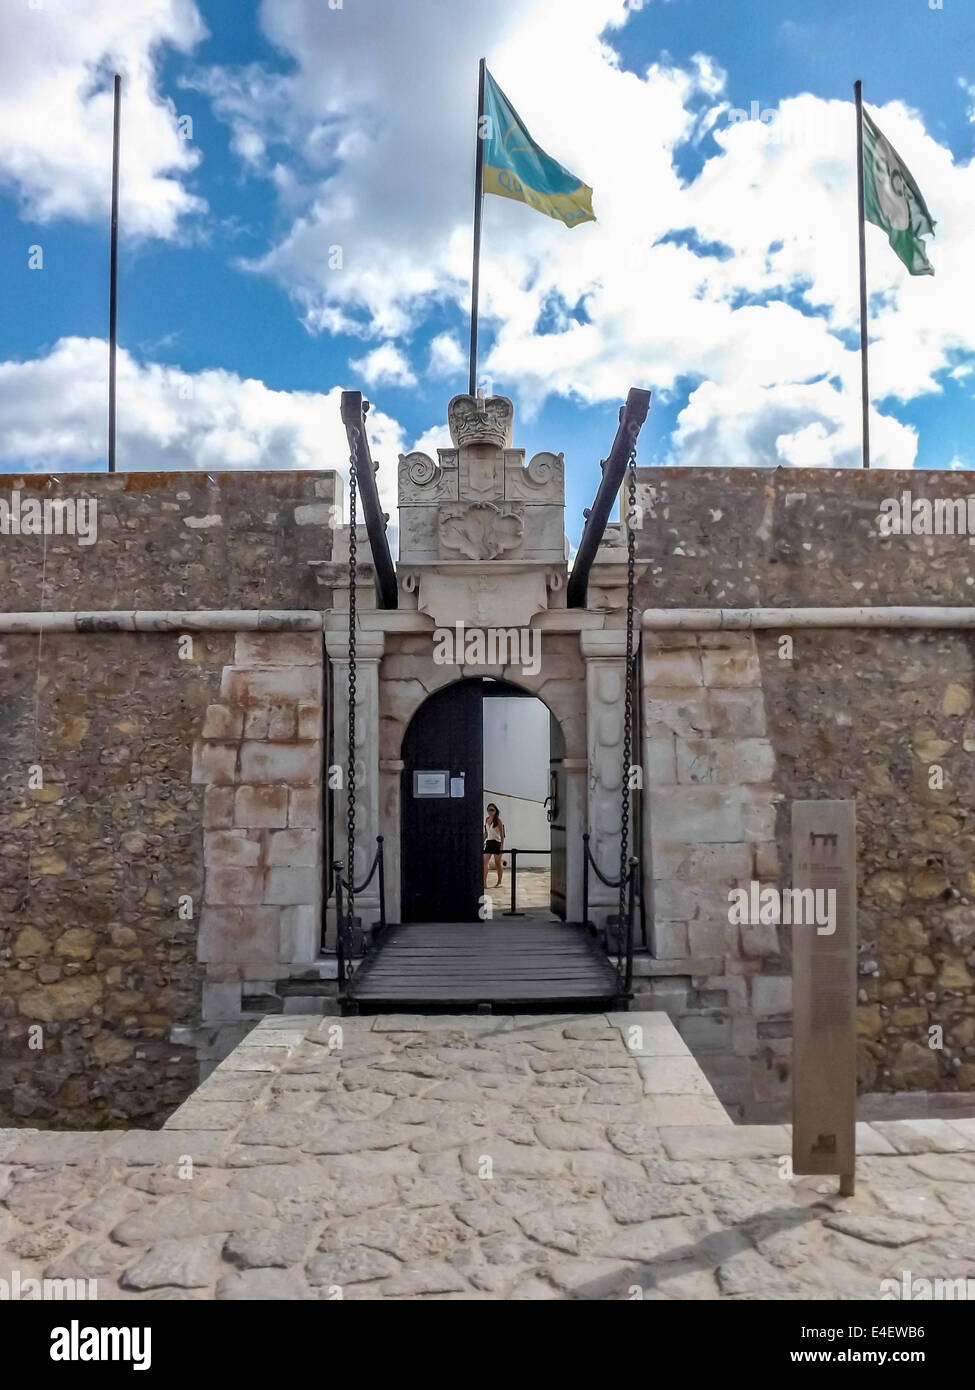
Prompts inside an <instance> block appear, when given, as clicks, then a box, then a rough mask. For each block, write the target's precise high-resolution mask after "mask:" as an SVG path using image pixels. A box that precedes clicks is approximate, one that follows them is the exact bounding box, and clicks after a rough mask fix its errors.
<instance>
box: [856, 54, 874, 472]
mask: <svg viewBox="0 0 975 1390" xmlns="http://www.w3.org/2000/svg"><path fill="white" fill-rule="evenodd" d="M853 93H854V96H855V97H856V108H857V210H858V215H859V221H860V378H861V395H862V402H861V405H862V411H863V466H864V468H869V467H870V374H869V365H868V356H867V353H868V339H867V229H866V218H865V216H864V193H863V83H862V82H860V81H859V80H857V81H856V82H854V84H853Z"/></svg>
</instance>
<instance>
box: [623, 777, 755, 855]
mask: <svg viewBox="0 0 975 1390" xmlns="http://www.w3.org/2000/svg"><path fill="white" fill-rule="evenodd" d="M649 809H650V818H651V825H652V827H653V830H654V832H655V833H656V831H657V827H658V826H659V830H660V834H661V838H663V836H664V835H666V838H667V839H668V840H671V839H675V840H687V841H690V842H691V843H696V844H717V843H722V842H727V841H729V840H741V839H743V838H744V834H743V827H742V807H741V795H740V793H739V791H738V789H737V788H735V787H675V788H674V789H673V790H671V791H669V792H668V793H667V795H666V797H662V798H659V800H657V799H655V798H654V797H653V796H651V797H650V798H649ZM762 838H763V839H767V838H768V836H763V837H762Z"/></svg>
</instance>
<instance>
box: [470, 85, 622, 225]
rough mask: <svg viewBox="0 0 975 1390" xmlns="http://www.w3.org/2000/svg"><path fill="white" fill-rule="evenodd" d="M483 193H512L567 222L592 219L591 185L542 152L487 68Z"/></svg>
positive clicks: (504, 195) (482, 133)
mask: <svg viewBox="0 0 975 1390" xmlns="http://www.w3.org/2000/svg"><path fill="white" fill-rule="evenodd" d="M484 117H485V120H484V126H483V129H482V131H481V138H482V139H483V141H484V181H483V184H482V189H483V191H484V192H485V193H496V194H497V195H498V196H499V197H501V198H514V199H515V201H516V202H519V203H527V204H528V206H529V207H532V208H535V210H536V211H537V212H544V213H545V215H546V216H547V217H554V218H556V220H557V221H559V222H564V223H565V225H566V226H567V227H575V226H578V224H579V223H580V222H595V220H596V218H595V214H594V213H593V210H592V189H591V188H589V187H588V185H586V184H584V183H583V182H582V181H581V180H580V179H577V178H576V176H575V174H570V173H569V171H568V169H563V167H562V165H561V164H559V163H558V161H557V160H554V159H553V158H552V157H551V155H547V154H546V153H545V151H544V150H543V149H540V148H539V146H538V145H536V143H535V141H534V140H533V139H532V138H531V136H530V135H529V134H528V131H527V130H526V129H525V126H524V122H523V121H522V120H521V117H520V116H519V115H518V113H517V111H516V110H515V109H514V107H513V106H512V105H511V102H510V101H509V100H508V98H507V97H506V96H505V94H504V92H502V90H501V88H500V87H499V86H498V84H497V83H496V82H495V80H494V78H493V77H492V76H491V74H490V73H489V72H488V71H487V69H485V72H484Z"/></svg>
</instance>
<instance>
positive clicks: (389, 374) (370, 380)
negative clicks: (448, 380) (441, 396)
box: [349, 343, 416, 386]
mask: <svg viewBox="0 0 975 1390" xmlns="http://www.w3.org/2000/svg"><path fill="white" fill-rule="evenodd" d="M349 366H350V367H351V368H352V370H353V371H354V372H358V373H359V375H360V376H361V377H363V378H364V379H365V381H366V383H367V384H368V385H369V386H415V385H416V377H415V376H414V374H413V369H412V367H411V366H410V364H409V362H408V361H407V359H406V358H405V357H404V356H403V354H402V353H401V352H400V350H399V348H398V347H396V346H395V344H393V343H380V345H379V347H377V348H373V350H372V352H367V353H366V355H365V357H357V358H355V359H353V360H352V361H350V362H349Z"/></svg>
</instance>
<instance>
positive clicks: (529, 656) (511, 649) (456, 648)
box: [433, 621, 542, 676]
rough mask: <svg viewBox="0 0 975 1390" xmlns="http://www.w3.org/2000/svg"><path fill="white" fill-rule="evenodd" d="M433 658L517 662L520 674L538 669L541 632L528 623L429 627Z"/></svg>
mask: <svg viewBox="0 0 975 1390" xmlns="http://www.w3.org/2000/svg"><path fill="white" fill-rule="evenodd" d="M433 642H434V647H433V659H434V662H435V663H436V664H437V665H438V666H518V667H520V669H521V672H522V675H525V676H537V675H538V673H539V672H540V671H541V669H542V634H541V632H540V631H538V629H537V628H528V627H467V626H466V625H465V624H464V623H463V622H462V621H461V622H457V623H454V625H453V627H437V628H434V630H433Z"/></svg>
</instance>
